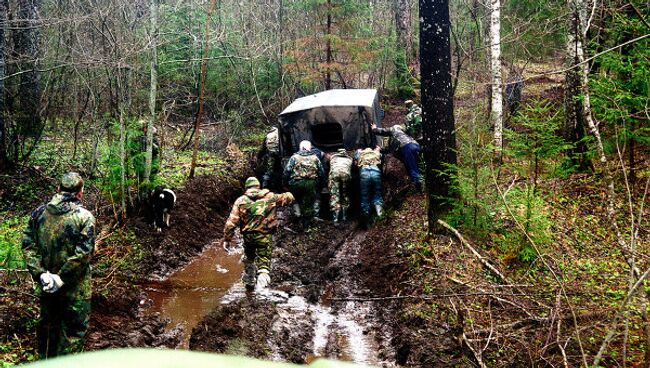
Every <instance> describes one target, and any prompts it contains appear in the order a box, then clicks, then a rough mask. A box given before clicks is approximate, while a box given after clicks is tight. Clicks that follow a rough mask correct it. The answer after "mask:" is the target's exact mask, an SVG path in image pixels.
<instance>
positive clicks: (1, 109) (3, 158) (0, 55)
mask: <svg viewBox="0 0 650 368" xmlns="http://www.w3.org/2000/svg"><path fill="white" fill-rule="evenodd" d="M7 8H8V7H7V2H6V1H5V0H0V172H3V171H4V170H6V169H7V168H8V167H9V166H10V164H9V160H8V156H7V126H6V124H5V44H6V43H5V30H6V29H7V11H8V9H7Z"/></svg>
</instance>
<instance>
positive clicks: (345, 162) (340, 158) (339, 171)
mask: <svg viewBox="0 0 650 368" xmlns="http://www.w3.org/2000/svg"><path fill="white" fill-rule="evenodd" d="M351 173H352V158H351V157H350V156H348V155H347V153H339V152H337V153H335V154H333V155H332V157H331V158H330V177H332V176H350V175H351Z"/></svg>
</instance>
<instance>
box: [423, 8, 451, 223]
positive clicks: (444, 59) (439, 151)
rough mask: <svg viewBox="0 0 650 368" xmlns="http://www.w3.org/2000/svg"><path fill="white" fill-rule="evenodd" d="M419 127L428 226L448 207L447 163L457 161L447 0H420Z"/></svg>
mask: <svg viewBox="0 0 650 368" xmlns="http://www.w3.org/2000/svg"><path fill="white" fill-rule="evenodd" d="M419 4H420V64H421V74H422V76H421V78H422V82H421V84H422V107H423V111H422V128H423V129H422V130H423V133H424V147H423V148H424V160H425V163H426V183H427V191H428V202H427V203H428V209H427V210H428V212H427V215H428V219H429V230H430V231H432V230H433V227H434V226H436V225H435V224H436V220H437V217H438V215H439V214H441V213H442V212H443V211H444V210H445V209H446V207H447V202H448V201H447V199H448V198H449V196H450V186H451V185H450V184H451V183H450V176H449V173H448V170H449V167H450V165H455V164H456V137H455V134H456V132H455V124H454V105H453V92H452V86H451V45H450V39H449V34H450V21H449V2H448V0H420V2H419Z"/></svg>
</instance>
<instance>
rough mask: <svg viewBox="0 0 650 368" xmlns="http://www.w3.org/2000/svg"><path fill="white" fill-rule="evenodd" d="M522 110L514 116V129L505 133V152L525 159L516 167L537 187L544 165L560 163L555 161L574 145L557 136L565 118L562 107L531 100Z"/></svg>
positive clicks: (547, 102)
mask: <svg viewBox="0 0 650 368" xmlns="http://www.w3.org/2000/svg"><path fill="white" fill-rule="evenodd" d="M522 110H523V111H522V112H521V114H518V115H517V116H514V117H513V120H514V126H515V128H512V129H506V130H505V131H504V135H505V137H506V139H507V140H508V146H507V149H506V150H505V153H506V155H509V156H511V157H513V158H516V159H521V160H523V164H519V163H518V161H515V162H517V164H515V168H516V170H518V171H519V173H520V174H521V175H523V176H527V177H529V178H531V179H532V181H533V186H535V185H536V181H537V178H538V177H539V176H540V174H541V172H540V171H541V170H542V168H543V166H544V164H545V163H550V164H555V165H557V164H559V163H561V161H558V160H553V159H554V158H558V157H561V154H562V153H563V152H565V151H566V150H568V149H570V148H571V147H572V146H571V145H570V144H568V143H566V142H565V141H564V139H562V138H561V137H560V135H559V134H558V132H559V131H560V127H561V124H562V119H563V117H562V115H561V114H560V112H561V111H562V109H561V108H559V107H558V106H556V105H555V104H554V103H552V102H549V101H545V100H532V101H530V102H528V103H527V104H526V106H524V108H523V109H522ZM553 171H555V170H553ZM533 189H534V188H533Z"/></svg>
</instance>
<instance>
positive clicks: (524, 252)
mask: <svg viewBox="0 0 650 368" xmlns="http://www.w3.org/2000/svg"><path fill="white" fill-rule="evenodd" d="M505 198H506V202H507V203H508V207H509V208H510V210H511V211H512V213H513V215H514V217H515V219H516V221H517V222H519V223H520V224H521V225H522V226H523V227H524V229H525V231H526V233H527V234H528V236H529V237H530V238H531V239H532V240H533V241H534V242H535V244H536V245H538V246H545V245H548V244H549V243H550V242H551V240H552V236H551V233H550V227H551V225H552V224H553V223H552V221H551V219H550V217H549V213H548V212H549V211H548V209H547V204H546V201H545V200H544V198H542V196H540V195H539V194H537V193H536V191H535V190H534V188H533V187H532V186H530V185H526V186H525V187H524V188H513V189H512V190H510V191H508V192H507V193H506V194H505ZM500 212H501V213H502V214H503V216H508V215H509V213H508V212H507V210H506V208H505V205H504V206H503V207H502V208H501V209H500ZM502 226H503V227H502V228H501V229H499V236H497V243H499V244H500V246H501V248H502V250H503V251H504V253H505V254H506V255H512V254H516V256H517V258H519V260H521V261H522V262H532V261H534V260H535V259H536V258H537V254H536V252H535V250H534V249H533V248H532V245H531V244H530V243H529V242H528V239H527V238H526V236H525V235H524V234H523V233H522V232H521V230H520V229H519V228H518V227H517V226H515V224H513V222H512V220H510V218H507V217H505V218H504V220H503V222H502Z"/></svg>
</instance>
